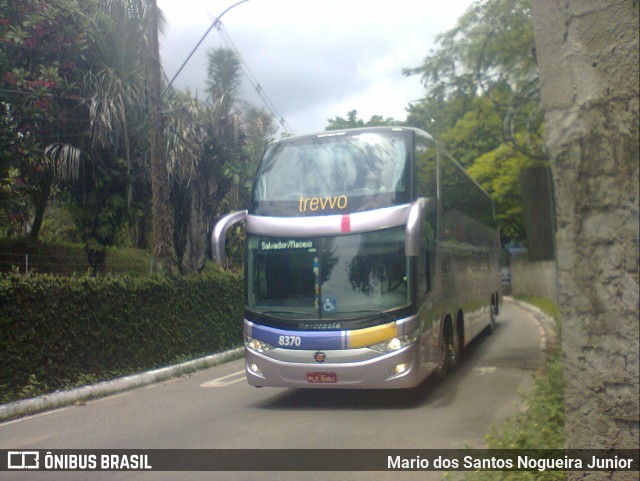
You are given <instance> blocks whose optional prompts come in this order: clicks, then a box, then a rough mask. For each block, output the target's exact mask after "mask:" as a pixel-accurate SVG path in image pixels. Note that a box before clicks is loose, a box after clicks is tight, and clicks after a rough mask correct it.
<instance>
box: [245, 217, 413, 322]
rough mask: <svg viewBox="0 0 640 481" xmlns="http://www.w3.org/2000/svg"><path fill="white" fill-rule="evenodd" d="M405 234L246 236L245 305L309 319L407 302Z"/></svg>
mask: <svg viewBox="0 0 640 481" xmlns="http://www.w3.org/2000/svg"><path fill="white" fill-rule="evenodd" d="M404 237H405V235H404V228H402V227H400V228H392V229H385V230H380V231H375V232H370V233H366V234H352V235H345V236H335V237H334V236H331V237H319V238H296V239H291V238H283V237H265V236H257V235H253V236H249V238H248V252H247V254H248V259H247V260H248V265H247V267H248V270H247V301H248V306H247V307H248V308H249V309H251V310H252V311H254V312H258V313H270V312H274V313H279V314H280V315H281V316H282V315H287V313H289V315H291V316H292V317H298V318H303V319H304V318H306V319H309V320H314V319H327V318H335V317H336V316H340V315H341V314H343V315H344V313H350V312H353V311H355V310H360V311H361V310H363V309H367V310H374V311H387V310H391V309H397V308H401V307H404V306H407V305H408V304H409V302H410V299H409V292H410V289H409V286H408V278H407V272H408V267H407V265H408V258H407V257H406V256H405V254H404ZM301 316H302V317H301Z"/></svg>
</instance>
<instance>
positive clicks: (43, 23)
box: [0, 0, 275, 272]
mask: <svg viewBox="0 0 640 481" xmlns="http://www.w3.org/2000/svg"><path fill="white" fill-rule="evenodd" d="M152 5H155V2H147V1H143V0H87V1H83V2H78V1H75V0H50V1H43V0H23V1H21V2H11V1H9V0H0V45H1V46H2V48H1V49H0V72H2V73H1V74H0V196H1V197H0V209H1V213H2V215H0V236H2V237H15V236H18V235H28V236H30V237H31V239H32V240H37V239H38V237H39V234H40V230H41V226H42V223H43V218H44V217H45V213H47V207H48V205H49V203H50V202H49V201H50V199H51V198H52V197H54V196H55V197H57V199H58V200H60V201H59V202H57V205H58V207H61V208H64V209H66V210H67V211H68V212H69V213H70V215H71V218H72V219H73V222H74V225H75V231H76V232H75V235H74V237H75V238H79V239H81V240H82V241H83V242H84V244H85V250H86V253H87V256H88V260H89V262H90V263H91V265H92V267H93V269H94V271H95V272H101V271H102V270H103V268H104V264H105V259H106V255H107V253H108V247H109V246H119V245H136V246H138V247H143V248H145V247H146V248H148V247H150V246H151V232H152V229H151V227H152V223H154V222H155V223H158V222H159V221H158V219H156V220H155V221H154V219H152V211H151V208H150V206H151V205H152V204H153V201H154V198H153V197H152V195H151V191H152V189H151V186H152V185H153V179H154V174H153V171H152V170H151V169H150V166H151V165H152V163H151V160H152V159H151V155H150V137H152V135H151V134H152V133H153V134H154V136H156V137H157V136H158V135H160V136H161V142H160V145H161V146H164V147H163V148H166V149H167V152H160V153H159V156H161V157H162V158H163V159H167V163H168V164H169V165H167V169H168V170H170V185H169V189H170V190H171V193H170V200H171V202H172V203H173V205H172V210H173V211H174V212H175V218H171V219H170V225H173V227H174V229H173V230H174V231H175V238H176V239H175V242H174V243H175V244H176V245H177V246H178V248H177V251H178V252H176V255H177V258H178V261H179V265H180V268H181V271H182V272H199V271H200V270H201V269H202V265H203V262H204V259H205V257H206V253H207V245H208V242H207V238H208V234H209V232H210V230H211V228H212V226H213V223H214V221H215V219H216V218H217V215H219V212H220V210H221V209H230V208H236V207H239V206H241V205H243V204H245V203H246V198H247V192H248V189H249V188H250V184H249V183H248V175H250V173H252V172H253V171H254V168H255V164H254V163H255V161H256V160H257V156H258V155H259V153H260V152H261V150H262V148H263V146H264V142H265V141H267V140H269V139H270V138H271V137H272V136H273V135H274V133H275V128H274V124H273V121H272V119H271V118H270V117H269V116H268V115H266V114H264V112H260V111H256V110H255V109H253V108H244V107H243V104H242V102H240V99H238V97H237V88H234V85H236V86H237V85H238V84H239V75H240V73H241V71H240V70H239V69H238V68H237V65H238V61H237V60H236V59H235V58H234V54H233V52H230V51H228V50H224V49H215V50H213V51H212V52H211V54H210V64H209V69H208V72H209V74H208V78H207V85H208V94H209V96H208V97H207V98H206V99H203V100H198V99H195V98H192V97H191V95H190V94H188V93H178V92H175V91H173V90H171V89H165V90H166V92H165V93H164V96H163V97H162V99H161V105H160V106H154V107H153V108H152V107H151V105H150V96H149V85H150V79H151V78H152V74H151V73H150V70H149V69H148V68H147V67H148V58H149V55H150V50H151V46H150V45H149V42H148V39H149V31H148V29H149V28H150V26H149V25H150V22H149V21H148V20H149V18H150V6H152ZM160 24H162V22H160ZM234 65H235V66H236V67H234ZM158 110H161V111H163V112H169V111H170V112H172V115H170V116H166V118H165V119H164V121H163V122H161V124H162V125H163V127H162V128H161V129H160V132H157V131H156V130H157V129H152V128H151V127H150V125H151V122H150V113H152V112H156V111H158ZM257 149H260V150H257ZM154 157H157V156H154ZM154 165H155V164H154ZM47 215H50V213H49V214H47ZM156 217H158V216H156ZM171 217H173V216H171ZM174 224H175V225H174ZM171 230H172V229H164V230H162V232H164V231H171ZM162 232H161V233H162ZM62 240H72V239H62ZM152 253H154V252H153V251H152Z"/></svg>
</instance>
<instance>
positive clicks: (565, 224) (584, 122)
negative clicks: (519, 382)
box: [532, 0, 640, 480]
mask: <svg viewBox="0 0 640 481" xmlns="http://www.w3.org/2000/svg"><path fill="white" fill-rule="evenodd" d="M532 7H533V19H534V30H535V38H536V53H537V58H538V63H539V69H540V81H541V95H542V102H543V106H544V108H545V126H546V132H545V135H546V138H545V143H546V146H547V149H548V153H549V156H550V159H551V167H552V172H553V181H554V186H555V192H556V213H557V228H558V230H557V235H556V246H557V258H558V304H559V308H560V311H561V316H562V344H563V354H564V366H565V380H566V414H567V416H566V421H567V423H566V430H567V439H568V447H570V448H590V447H593V448H638V444H639V437H640V434H639V429H638V420H639V417H640V412H639V407H638V404H639V403H638V392H639V386H638V379H639V377H640V373H639V369H638V366H639V363H638V358H639V354H638V344H639V334H638V333H639V321H638V305H639V301H640V299H639V294H638V292H639V285H638V240H639V233H638V215H639V208H638V198H639V188H638V176H639V172H638V164H639V145H638V144H639V140H638V139H639V131H638V103H639V89H638V77H639V69H638V57H639V51H638V50H639V49H638V18H639V7H638V0H533V1H532ZM627 474H628V473H627ZM624 476H625V474H624V473H616V472H613V471H612V472H608V473H571V474H570V479H589V480H596V479H597V480H599V479H607V480H610V479H627V478H625V477H624ZM629 479H631V478H629Z"/></svg>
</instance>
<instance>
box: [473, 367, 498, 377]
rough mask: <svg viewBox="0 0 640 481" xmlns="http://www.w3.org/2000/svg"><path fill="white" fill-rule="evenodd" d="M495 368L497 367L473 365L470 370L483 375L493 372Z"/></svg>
mask: <svg viewBox="0 0 640 481" xmlns="http://www.w3.org/2000/svg"><path fill="white" fill-rule="evenodd" d="M497 369H498V368H497V367H495V366H487V367H474V368H473V369H471V371H473V372H474V373H476V374H478V375H479V376H484V375H485V374H493V373H494V372H496V370H497Z"/></svg>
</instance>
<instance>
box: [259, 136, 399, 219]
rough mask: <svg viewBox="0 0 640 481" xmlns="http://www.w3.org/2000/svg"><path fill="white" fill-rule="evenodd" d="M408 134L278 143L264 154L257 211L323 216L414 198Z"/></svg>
mask: <svg viewBox="0 0 640 481" xmlns="http://www.w3.org/2000/svg"><path fill="white" fill-rule="evenodd" d="M408 151H409V149H408V148H407V138H406V133H404V132H401V131H385V132H376V131H365V132H358V133H344V132H337V133H327V134H320V135H316V136H307V137H302V138H300V139H296V140H293V141H286V140H285V141H282V142H278V143H276V144H274V145H272V146H271V147H270V149H269V150H267V152H266V153H265V155H264V157H263V159H262V162H261V163H260V167H259V169H258V174H257V178H256V182H255V187H254V192H253V201H252V208H251V210H252V212H253V213H256V214H261V215H296V216H300V215H323V214H330V213H347V212H355V211H361V210H368V209H372V208H376V207H382V206H388V205H392V204H400V203H405V202H407V201H408V200H409V195H410V192H409V185H410V182H409V170H410V169H409V168H408V164H409V158H408Z"/></svg>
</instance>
